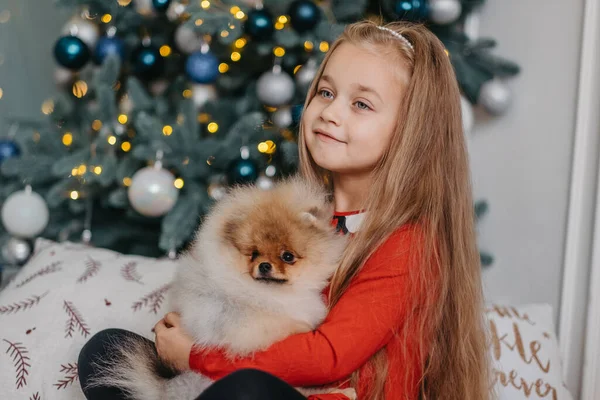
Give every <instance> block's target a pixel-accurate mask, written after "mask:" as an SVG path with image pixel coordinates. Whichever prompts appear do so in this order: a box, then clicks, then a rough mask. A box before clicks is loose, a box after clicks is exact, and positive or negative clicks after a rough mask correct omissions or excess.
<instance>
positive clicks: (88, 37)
mask: <svg viewBox="0 0 600 400" xmlns="http://www.w3.org/2000/svg"><path fill="white" fill-rule="evenodd" d="M62 34H63V35H72V36H77V37H78V38H79V39H81V40H82V41H83V42H84V43H85V44H86V45H87V46H88V48H89V50H90V51H94V49H95V48H96V43H97V42H98V38H99V36H100V31H99V29H98V26H96V24H94V23H93V22H91V21H88V20H86V19H83V18H81V17H73V18H71V19H70V20H69V21H68V22H67V23H66V25H65V26H64V27H63V29H62Z"/></svg>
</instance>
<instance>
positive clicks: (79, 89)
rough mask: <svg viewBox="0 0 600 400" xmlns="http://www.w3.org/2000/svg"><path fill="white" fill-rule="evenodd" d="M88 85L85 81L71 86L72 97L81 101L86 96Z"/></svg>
mask: <svg viewBox="0 0 600 400" xmlns="http://www.w3.org/2000/svg"><path fill="white" fill-rule="evenodd" d="M87 91H88V85H87V83H86V82H85V81H77V82H75V83H74V84H73V95H74V96H75V97H77V98H78V99H81V98H82V97H84V96H85V95H86V94H87Z"/></svg>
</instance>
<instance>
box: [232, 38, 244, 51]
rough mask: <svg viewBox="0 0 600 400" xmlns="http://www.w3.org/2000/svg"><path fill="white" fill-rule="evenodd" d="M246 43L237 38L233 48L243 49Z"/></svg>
mask: <svg viewBox="0 0 600 400" xmlns="http://www.w3.org/2000/svg"><path fill="white" fill-rule="evenodd" d="M246 43H247V41H246V39H244V38H239V39H237V40H236V41H235V43H234V46H235V47H237V48H238V49H241V48H243V47H244V46H245V45H246Z"/></svg>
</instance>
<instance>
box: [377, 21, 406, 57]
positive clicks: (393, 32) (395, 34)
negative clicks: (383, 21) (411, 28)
mask: <svg viewBox="0 0 600 400" xmlns="http://www.w3.org/2000/svg"><path fill="white" fill-rule="evenodd" d="M377 28H378V29H380V30H382V31H386V32H389V33H391V34H392V35H394V36H395V37H397V38H398V39H400V40H402V41H403V42H404V43H406V45H407V46H408V47H410V49H411V50H412V51H414V50H415V48H414V47H413V45H412V44H411V43H410V42H409V41H408V39H407V38H405V37H404V36H402V35H401V34H399V33H398V32H396V31H393V30H391V29H390V28H386V27H385V26H377Z"/></svg>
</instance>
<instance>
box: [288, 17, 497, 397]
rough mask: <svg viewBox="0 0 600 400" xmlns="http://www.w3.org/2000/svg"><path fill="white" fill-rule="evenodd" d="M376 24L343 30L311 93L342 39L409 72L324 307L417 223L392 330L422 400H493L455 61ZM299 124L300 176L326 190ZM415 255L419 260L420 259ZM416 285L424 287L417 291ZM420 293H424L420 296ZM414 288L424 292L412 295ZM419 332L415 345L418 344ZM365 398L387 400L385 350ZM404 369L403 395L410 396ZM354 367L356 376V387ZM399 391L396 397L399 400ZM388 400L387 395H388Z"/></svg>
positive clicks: (416, 28)
mask: <svg viewBox="0 0 600 400" xmlns="http://www.w3.org/2000/svg"><path fill="white" fill-rule="evenodd" d="M377 26H378V24H377V23H375V22H371V21H361V22H357V23H354V24H350V25H348V26H347V27H346V29H345V31H344V32H343V34H342V35H341V36H340V37H339V38H338V39H337V40H336V41H335V42H334V43H333V44H332V45H331V47H330V50H329V52H328V54H327V55H326V57H325V58H324V60H323V62H322V63H321V66H320V68H319V70H318V72H317V74H316V76H315V78H314V80H313V82H312V85H311V87H310V89H309V92H308V95H307V98H306V102H305V105H304V106H305V108H306V107H308V104H309V103H310V101H311V100H312V99H313V97H314V96H315V94H316V91H317V85H318V82H319V80H320V78H321V75H322V74H323V71H324V69H325V66H326V65H327V62H328V60H329V58H330V57H331V55H332V54H333V53H334V52H335V49H336V48H337V47H338V46H339V45H340V44H341V43H344V42H348V43H351V44H354V45H357V46H361V47H362V48H365V49H367V50H372V51H374V52H377V54H379V55H380V56H383V57H393V58H392V61H394V62H397V63H398V65H403V66H404V68H407V69H408V72H409V76H410V81H409V82H408V84H407V85H406V86H405V88H404V89H405V90H404V91H403V95H402V96H403V100H402V105H401V109H400V110H399V113H398V121H397V126H396V130H395V132H394V134H393V136H392V138H391V142H390V144H389V148H388V150H387V151H386V153H385V154H384V156H383V157H382V159H381V160H380V162H379V163H378V165H377V166H376V167H375V169H374V170H373V174H372V185H371V186H370V188H369V194H368V198H367V200H366V202H365V204H364V208H365V209H366V210H368V212H367V214H366V217H365V219H364V220H363V222H362V224H361V229H360V230H359V232H358V233H357V234H356V236H355V237H354V238H353V239H352V241H351V242H350V244H349V245H348V248H347V250H346V252H345V255H344V257H343V259H342V262H341V264H340V267H339V268H338V270H337V272H336V274H335V275H334V277H333V279H332V282H331V288H330V307H333V306H334V305H335V304H336V303H337V302H338V301H339V299H340V297H341V296H342V295H343V293H344V291H345V290H346V288H347V287H348V285H349V284H350V283H351V281H352V279H353V278H354V277H355V276H356V275H357V274H358V273H359V271H360V270H361V268H362V266H363V265H364V263H365V261H366V260H367V259H368V258H369V257H370V256H371V255H372V254H373V252H374V251H375V250H376V249H377V247H378V246H379V245H381V244H382V243H383V242H384V241H385V240H386V239H387V238H388V237H389V236H390V235H391V234H392V233H393V232H394V231H395V230H397V229H398V228H399V227H400V226H403V225H405V224H407V223H417V225H418V226H419V229H420V232H422V235H421V236H420V237H421V238H422V239H423V243H422V245H419V248H422V251H419V252H414V253H415V254H416V255H415V257H418V264H416V265H418V267H417V268H411V269H410V273H409V279H410V283H409V284H408V285H407V286H406V287H407V288H409V290H413V291H414V293H412V294H408V295H406V294H403V297H406V298H407V299H409V301H412V303H413V304H408V305H407V307H408V309H407V314H408V318H407V320H406V323H405V324H404V326H403V327H399V331H398V332H397V333H396V334H397V335H398V337H399V338H400V339H401V340H402V341H403V344H404V345H405V346H404V348H405V350H404V355H405V356H406V355H407V350H406V348H407V347H408V346H409V344H408V343H409V341H410V343H411V345H410V346H416V347H418V348H417V349H411V350H410V351H411V352H415V351H416V352H417V354H418V355H419V356H420V360H423V369H422V371H420V372H421V374H420V376H419V377H416V380H418V381H419V382H420V384H419V386H420V387H419V392H420V396H421V398H423V399H442V398H443V399H456V400H459V399H460V400H471V399H472V400H484V399H488V398H489V397H490V390H489V388H490V373H489V362H488V352H487V343H486V334H485V329H484V313H483V294H482V284H481V267H480V261H479V254H478V251H477V245H476V238H475V233H474V228H475V227H474V212H473V201H472V193H471V182H470V172H469V162H468V155H467V150H466V145H465V140H464V137H463V129H462V120H461V108H460V107H461V105H460V92H459V88H458V84H457V81H456V77H455V74H454V70H453V67H452V64H451V62H450V60H449V56H448V54H447V53H446V52H445V49H444V46H443V44H442V43H441V41H440V40H439V39H438V38H437V37H436V36H435V35H434V34H433V33H432V32H430V31H429V30H428V29H426V28H425V27H424V26H422V25H419V24H412V23H408V22H394V23H389V24H387V25H385V26H386V27H387V28H389V29H392V30H394V31H395V32H397V33H400V34H402V35H403V36H404V37H405V38H406V39H408V41H409V42H410V43H411V44H412V45H413V48H414V50H413V49H410V48H409V47H408V46H407V44H405V43H403V42H402V41H401V40H399V39H398V38H397V37H395V36H394V35H392V34H391V33H390V32H388V31H385V30H381V29H377ZM303 129H304V128H303V126H302V124H301V125H300V135H299V143H298V144H299V153H300V172H301V174H303V175H304V176H305V177H307V178H309V179H312V180H314V181H315V182H319V183H321V184H323V185H326V186H328V187H329V188H330V189H331V185H332V183H331V182H332V180H331V176H330V173H329V172H328V171H326V170H323V169H322V168H320V167H319V166H318V165H316V163H315V162H314V160H313V159H312V158H311V156H310V153H309V152H308V149H307V147H306V142H305V140H304V132H303ZM417 253H419V254H417ZM419 288H421V290H420V289H419ZM422 288H427V293H426V294H425V295H423V292H422ZM419 291H421V293H420V294H421V295H419ZM415 335H416V339H415ZM366 368H368V369H369V371H371V374H369V375H370V376H371V379H370V384H369V385H368V387H369V393H368V394H366V395H367V397H365V399H368V400H383V399H385V383H386V380H387V378H388V377H387V373H388V372H387V356H386V351H385V349H383V350H381V351H379V352H378V353H377V354H375V355H374V356H373V357H372V358H371V359H370V360H369V363H368V365H367V366H366ZM410 370H411V369H410V368H406V374H405V375H406V376H403V377H394V379H403V382H404V383H405V385H407V386H406V389H407V390H406V392H405V393H412V392H414V388H412V390H411V388H409V387H408V385H409V382H414V381H415V380H414V379H415V377H414V376H411V375H410V373H411V371H410ZM359 374H360V371H357V372H355V373H354V375H353V380H354V381H355V382H357V380H358V376H359ZM401 397H402V394H400V393H399V394H398V397H397V398H401ZM388 400H391V399H388Z"/></svg>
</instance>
